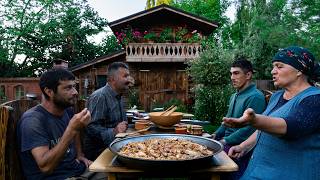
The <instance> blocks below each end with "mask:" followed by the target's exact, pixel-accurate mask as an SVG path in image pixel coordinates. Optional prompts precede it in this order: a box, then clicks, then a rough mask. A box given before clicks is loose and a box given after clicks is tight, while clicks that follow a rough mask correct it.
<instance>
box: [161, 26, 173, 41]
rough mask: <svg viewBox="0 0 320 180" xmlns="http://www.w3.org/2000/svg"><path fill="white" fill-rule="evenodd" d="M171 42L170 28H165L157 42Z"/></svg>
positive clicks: (171, 32)
mask: <svg viewBox="0 0 320 180" xmlns="http://www.w3.org/2000/svg"><path fill="white" fill-rule="evenodd" d="M172 40H173V31H172V28H165V29H163V31H162V32H161V33H160V36H159V38H158V41H159V42H171V41H172Z"/></svg>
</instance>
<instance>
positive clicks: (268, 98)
mask: <svg viewBox="0 0 320 180" xmlns="http://www.w3.org/2000/svg"><path fill="white" fill-rule="evenodd" d="M261 91H262V93H263V94H264V98H265V99H266V103H267V104H268V103H269V100H270V97H271V96H272V93H273V92H272V91H269V90H266V89H262V90H261Z"/></svg>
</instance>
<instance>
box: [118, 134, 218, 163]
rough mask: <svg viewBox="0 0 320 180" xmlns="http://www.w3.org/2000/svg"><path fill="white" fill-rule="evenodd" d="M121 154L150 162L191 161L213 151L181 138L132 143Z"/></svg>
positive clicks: (208, 154)
mask: <svg viewBox="0 0 320 180" xmlns="http://www.w3.org/2000/svg"><path fill="white" fill-rule="evenodd" d="M119 153H120V154H121V155H123V156H127V157H131V158H141V159H148V160H189V159H197V158H201V157H206V156H211V155H213V151H211V150H209V149H208V148H207V147H206V146H204V145H201V144H198V143H194V142H192V141H190V140H184V139H179V138H152V139H148V140H145V141H141V142H130V143H128V144H126V145H125V146H123V147H122V148H121V149H120V152H119Z"/></svg>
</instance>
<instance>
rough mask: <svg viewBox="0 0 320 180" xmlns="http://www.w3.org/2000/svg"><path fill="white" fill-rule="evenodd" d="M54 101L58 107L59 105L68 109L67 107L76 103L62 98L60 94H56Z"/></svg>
mask: <svg viewBox="0 0 320 180" xmlns="http://www.w3.org/2000/svg"><path fill="white" fill-rule="evenodd" d="M53 103H54V104H55V106H56V107H58V108H60V109H66V108H68V107H70V106H73V105H74V102H73V103H71V102H70V101H66V100H65V99H63V98H60V97H58V96H55V97H54V98H53Z"/></svg>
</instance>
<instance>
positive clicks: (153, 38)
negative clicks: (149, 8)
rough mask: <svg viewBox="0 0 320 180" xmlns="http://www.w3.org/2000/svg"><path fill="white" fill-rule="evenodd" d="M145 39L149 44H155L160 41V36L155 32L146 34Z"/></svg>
mask: <svg viewBox="0 0 320 180" xmlns="http://www.w3.org/2000/svg"><path fill="white" fill-rule="evenodd" d="M143 38H144V39H145V40H146V41H147V42H149V43H153V42H155V41H156V40H157V39H158V36H157V34H156V33H154V32H149V33H146V34H145V35H144V36H143Z"/></svg>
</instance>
